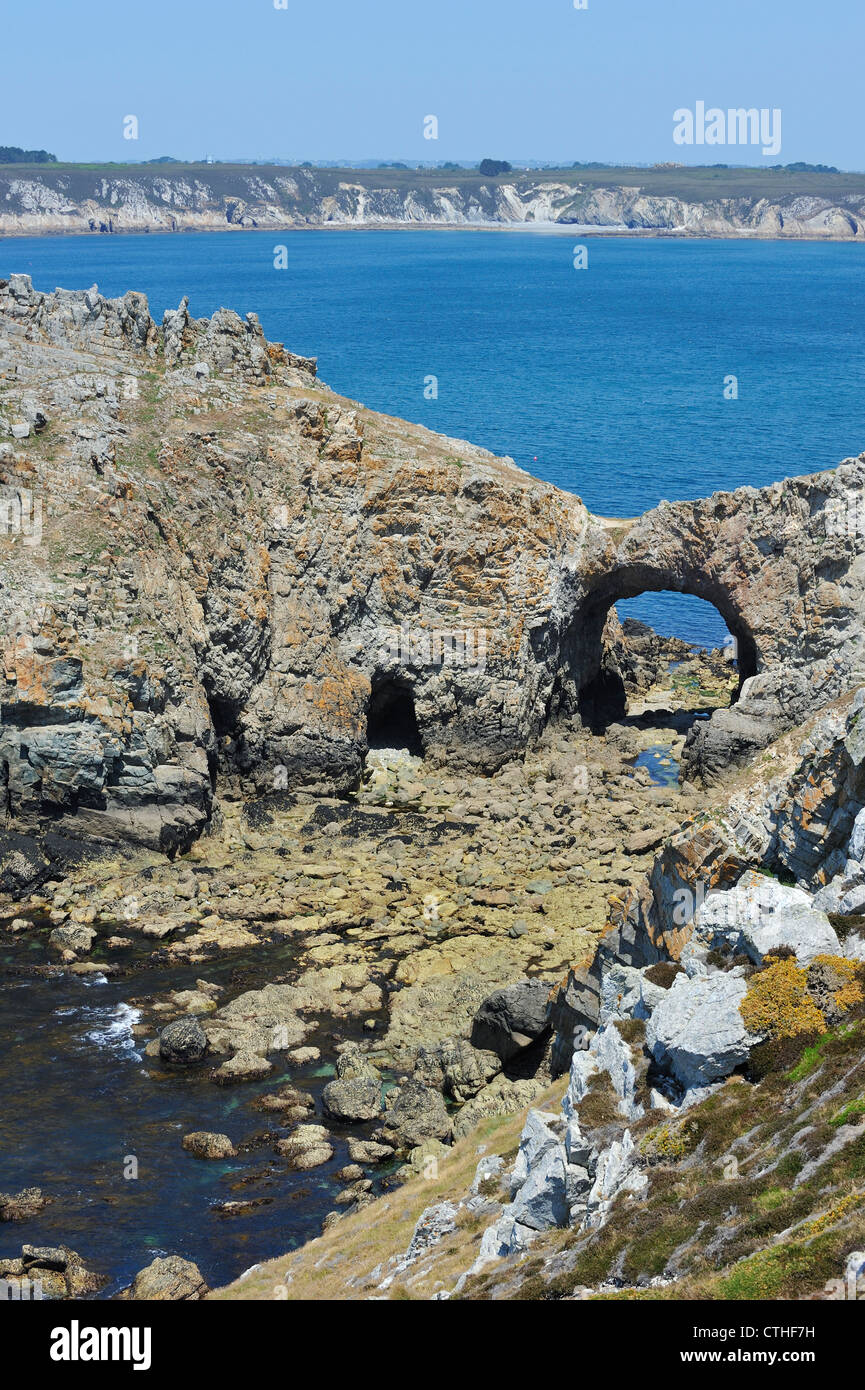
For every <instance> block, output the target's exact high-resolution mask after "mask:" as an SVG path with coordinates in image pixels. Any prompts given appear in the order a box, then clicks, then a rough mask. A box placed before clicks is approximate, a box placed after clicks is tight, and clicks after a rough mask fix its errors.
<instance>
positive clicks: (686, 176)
mask: <svg viewBox="0 0 865 1390" xmlns="http://www.w3.org/2000/svg"><path fill="white" fill-rule="evenodd" d="M298 172H299V171H298V168H297V167H295V166H288V165H258V164H196V163H189V164H162V165H147V164H122V163H117V164H9V165H0V173H3V174H7V173H8V176H10V177H14V178H38V179H40V181H42V182H43V183H45V184H47V185H49V186H50V185H52V184H54V183H55V182H56V181H57V180H58V179H61V178H62V179H64V180H65V185H66V189H67V196H68V197H70V198H72V199H73V200H75V199H79V200H80V199H82V198H85V197H90V196H92V193H93V175H94V174H104V175H105V176H107V177H112V176H113V177H115V178H135V177H138V178H140V179H142V180H145V179H156V178H159V179H167V180H169V181H171V180H172V179H184V180H188V179H189V178H190V177H194V178H198V179H204V180H206V182H207V184H208V185H209V187H211V188H212V189H213V191H214V193H215V194H216V195H217V197H218V196H219V195H221V194H223V193H232V192H233V193H237V191H238V188H237V185H238V180H239V179H247V178H257V179H262V178H263V179H267V180H268V181H269V182H272V181H273V180H274V179H279V178H284V179H288V178H294V177H296V176H297V174H298ZM303 175H304V176H307V177H308V176H312V178H313V179H314V181H315V186H316V190H317V191H318V192H320V193H322V194H325V195H326V194H328V193H332V192H333V191H335V190H336V188H337V187H338V185H339V184H340V183H352V184H360V185H361V186H363V187H365V188H394V189H397V190H400V189H402V190H407V189H410V188H418V189H432V188H445V187H447V188H454V187H456V188H464V189H468V190H472V191H473V190H476V189H477V188H478V187H480V186H481V185H484V186H486V187H493V186H495V185H497V184H501V183H507V184H514V183H515V184H517V185H524V184H536V183H561V184H570V185H578V184H580V185H582V186H583V187H586V188H620V187H625V186H626V187H629V188H634V187H638V188H640V189H641V190H642V192H644V193H646V194H648V195H651V196H653V197H673V198H676V197H681V198H683V199H685V200H686V201H688V200H691V201H700V200H702V199H707V198H768V199H769V200H770V201H772V200H776V199H778V198H785V197H791V196H795V195H805V194H811V195H813V196H817V197H821V196H822V197H827V198H833V199H836V200H837V201H839V202H844V201H845V199H846V198H848V197H851V196H856V195H857V194H861V193H865V173H843V172H842V173H838V174H830V173H818V172H816V171H813V170H798V171H796V170H786V169H777V170H773V169H770V168H766V167H758V166H754V167H750V168H748V167H742V168H726V169H725V168H722V167H719V166H712V165H686V166H682V167H680V168H656V169H645V168H638V167H635V166H628V167H621V166H618V165H608V166H604V167H602V168H600V169H574V168H564V169H528V170H525V169H520V168H514V169H513V171H512V172H511V173H509V174H503V175H501V176H500V177H499V178H489V177H485V176H483V175H481V174H480V173H478V171H477V170H473V169H460V170H447V169H309V170H304V171H303ZM303 192H304V190H303V188H301V196H302V195H303Z"/></svg>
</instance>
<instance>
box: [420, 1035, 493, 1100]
mask: <svg viewBox="0 0 865 1390" xmlns="http://www.w3.org/2000/svg"><path fill="white" fill-rule="evenodd" d="M501 1069H502V1064H501V1061H500V1059H499V1057H498V1056H497V1055H496V1053H495V1052H485V1051H481V1050H480V1049H478V1048H476V1047H472V1045H471V1043H470V1042H467V1041H466V1039H465V1038H445V1039H444V1040H443V1041H442V1042H440V1043H437V1044H436V1045H435V1046H434V1047H420V1048H418V1053H417V1059H416V1061H415V1068H414V1077H415V1080H416V1081H419V1082H420V1083H421V1085H422V1086H434V1087H435V1088H436V1089H437V1090H440V1091H443V1092H444V1093H445V1095H447V1096H450V1097H451V1099H453V1100H455V1101H457V1102H458V1103H459V1104H463V1103H464V1102H465V1101H467V1100H471V1099H472V1098H473V1097H474V1096H476V1095H477V1094H478V1092H479V1091H481V1090H482V1089H483V1087H484V1086H486V1084H487V1083H488V1082H489V1081H491V1080H492V1078H493V1077H494V1076H497V1075H498V1073H499V1072H500V1071H501Z"/></svg>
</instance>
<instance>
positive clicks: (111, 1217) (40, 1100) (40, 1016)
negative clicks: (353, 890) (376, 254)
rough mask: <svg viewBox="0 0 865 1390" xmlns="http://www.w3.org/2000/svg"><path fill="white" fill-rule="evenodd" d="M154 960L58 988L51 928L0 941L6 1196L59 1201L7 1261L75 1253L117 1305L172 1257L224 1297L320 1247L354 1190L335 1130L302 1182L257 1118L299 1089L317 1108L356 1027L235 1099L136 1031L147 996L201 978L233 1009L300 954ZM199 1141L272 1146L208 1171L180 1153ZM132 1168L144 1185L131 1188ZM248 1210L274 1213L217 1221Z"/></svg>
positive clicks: (272, 1123)
mask: <svg viewBox="0 0 865 1390" xmlns="http://www.w3.org/2000/svg"><path fill="white" fill-rule="evenodd" d="M110 930H111V929H109V933H110ZM152 950H153V947H152V943H148V945H147V946H146V947H142V946H137V947H136V948H134V949H133V950H131V951H127V952H125V953H119V952H116V953H114V955H113V957H112V958H113V959H114V958H117V959H118V960H123V963H124V966H125V967H126V969H127V971H128V973H126V974H125V975H124V976H123V977H122V978H108V977H106V976H104V975H98V976H75V975H70V974H65V973H59V972H58V973H57V975H56V976H55V977H53V978H49V979H45V978H40V977H38V976H33V975H32V974H31V973H30V971H31V970H32V967H33V966H34V965H35V964H41V963H43V962H44V961H46V960H47V959H48V956H47V953H46V950H45V933H44V932H38V933H28V934H27V936H26V938H23V939H22V938H20V937H19V938H13V939H10V938H8V937H5V938H0V1019H2V1025H0V1095H2V1097H3V1102H2V1106H0V1191H4V1192H18V1191H20V1190H21V1189H22V1188H24V1187H31V1186H34V1187H41V1188H42V1190H43V1192H44V1194H45V1195H50V1196H52V1197H53V1198H54V1201H53V1203H52V1205H50V1206H48V1207H46V1209H45V1210H44V1211H43V1212H42V1213H41V1214H40V1215H39V1216H38V1217H35V1218H33V1219H32V1220H28V1221H23V1222H14V1223H9V1224H6V1225H3V1226H0V1255H17V1254H18V1253H19V1251H20V1247H21V1245H22V1244H23V1243H25V1242H26V1243H31V1244H38V1245H46V1244H65V1245H69V1246H71V1247H72V1249H74V1250H76V1251H77V1252H78V1253H79V1254H80V1255H81V1256H82V1257H83V1258H84V1260H85V1262H86V1263H87V1264H88V1265H89V1266H90V1267H91V1268H94V1269H96V1270H97V1271H99V1272H101V1273H104V1274H107V1275H109V1276H110V1282H109V1284H108V1285H107V1287H106V1288H105V1289H104V1290H103V1291H102V1294H101V1296H102V1297H105V1296H106V1295H108V1294H110V1293H112V1292H115V1291H116V1290H118V1289H120V1288H122V1287H124V1286H125V1285H126V1284H128V1283H129V1282H130V1280H131V1278H132V1276H133V1275H134V1274H135V1273H136V1272H137V1271H138V1270H139V1269H141V1268H142V1267H143V1266H144V1265H146V1264H149V1262H150V1261H151V1260H152V1259H153V1258H155V1256H156V1255H159V1254H166V1253H170V1254H178V1255H182V1256H184V1257H186V1258H188V1259H191V1260H194V1261H195V1262H196V1263H197V1264H198V1266H199V1268H200V1269H201V1271H202V1273H203V1275H204V1277H205V1279H206V1280H207V1281H208V1282H209V1283H210V1284H212V1285H216V1284H222V1283H225V1282H226V1281H228V1280H230V1279H232V1278H235V1277H236V1276H237V1275H238V1274H240V1273H242V1271H243V1270H244V1269H246V1268H248V1267H249V1266H250V1265H252V1264H254V1263H256V1262H257V1261H260V1260H264V1259H267V1258H270V1257H272V1256H275V1255H278V1254H281V1253H284V1252H286V1251H288V1250H290V1249H292V1248H294V1247H295V1246H296V1245H298V1244H301V1243H302V1242H303V1241H306V1240H309V1239H310V1238H312V1237H313V1236H316V1235H318V1234H319V1233H320V1230H321V1221H322V1218H323V1216H324V1214H325V1213H326V1212H327V1211H329V1210H331V1209H332V1207H333V1196H334V1194H335V1193H336V1192H337V1191H338V1190H339V1189H340V1188H341V1187H342V1186H343V1185H344V1184H342V1183H340V1182H338V1181H336V1180H335V1178H334V1174H335V1173H336V1171H337V1170H338V1169H340V1168H342V1167H344V1166H345V1165H346V1163H348V1162H350V1159H349V1157H348V1152H347V1149H346V1145H345V1134H342V1135H341V1134H340V1131H339V1129H338V1127H334V1129H333V1135H334V1147H335V1154H334V1158H333V1159H332V1160H331V1161H330V1162H329V1163H327V1164H324V1165H322V1167H320V1168H316V1169H313V1170H312V1171H310V1172H306V1173H292V1172H289V1171H288V1170H287V1168H286V1166H285V1163H284V1162H283V1161H282V1160H281V1159H279V1158H277V1157H276V1155H274V1154H273V1152H272V1147H273V1141H274V1140H275V1139H276V1138H277V1137H284V1135H285V1134H286V1133H288V1131H287V1130H286V1129H279V1127H278V1116H276V1115H273V1114H266V1113H263V1112H258V1111H256V1110H254V1109H253V1108H252V1101H253V1100H254V1099H255V1097H257V1096H259V1095H261V1094H263V1093H265V1092H267V1091H272V1090H274V1089H275V1088H276V1087H277V1086H278V1085H279V1084H281V1083H284V1082H289V1081H290V1082H291V1084H292V1085H294V1086H296V1087H297V1088H298V1089H300V1090H304V1091H308V1092H309V1093H310V1094H311V1095H313V1096H314V1097H315V1098H316V1099H318V1097H319V1096H320V1093H321V1090H322V1088H323V1086H324V1085H325V1084H326V1082H327V1080H329V1079H330V1078H331V1077H332V1076H333V1074H334V1073H333V1067H332V1064H331V1063H330V1062H329V1061H327V1056H328V1053H331V1054H332V1048H333V1038H332V1037H330V1036H328V1035H329V1033H330V1031H331V1030H333V1031H334V1032H335V1033H337V1034H338V1036H339V1037H340V1038H343V1037H349V1036H352V1033H351V1031H350V1030H349V1028H348V1027H347V1026H346V1024H345V1023H344V1022H343V1021H342V1020H340V1021H338V1022H335V1023H332V1024H331V1023H329V1022H328V1021H325V1022H324V1023H323V1025H322V1028H321V1029H320V1030H319V1032H318V1033H317V1034H313V1035H311V1036H310V1037H309V1039H308V1042H309V1043H312V1044H315V1045H317V1046H319V1047H320V1048H321V1050H322V1061H320V1062H314V1063H309V1064H307V1065H306V1066H304V1067H295V1066H293V1065H292V1064H290V1063H287V1062H286V1060H285V1058H283V1059H282V1060H279V1059H278V1058H277V1057H274V1058H272V1060H273V1061H274V1063H275V1065H274V1070H273V1072H272V1073H271V1075H270V1076H269V1077H267V1078H266V1079H265V1080H263V1081H261V1082H256V1083H244V1084H242V1085H240V1086H236V1087H220V1086H216V1085H214V1084H213V1083H212V1082H210V1081H208V1080H207V1076H208V1073H209V1071H210V1065H204V1066H203V1067H201V1068H195V1069H189V1070H185V1071H169V1070H167V1069H165V1068H163V1067H162V1066H161V1065H160V1063H159V1062H158V1061H152V1060H150V1059H146V1058H144V1057H143V1046H144V1044H145V1043H146V1042H147V1041H148V1038H149V1037H151V1036H154V1035H155V1032H156V1023H155V1020H154V1016H153V1015H151V1016H150V1018H151V1020H152V1021H153V1026H152V1027H151V1029H150V1030H149V1032H148V1035H147V1037H145V1038H136V1037H134V1036H133V1033H132V1031H131V1030H132V1026H133V1025H134V1024H135V1023H136V1022H137V1021H138V1019H139V1017H140V1016H141V1012H140V1010H139V1009H138V1008H137V1007H136V1005H135V1002H134V1001H135V1000H136V999H137V998H140V997H142V996H145V995H148V994H152V993H156V992H158V993H159V994H160V995H163V994H164V993H165V992H166V991H168V990H176V989H185V988H193V987H194V982H195V980H196V979H197V978H198V979H206V980H209V981H213V982H215V983H218V984H224V985H226V986H227V988H226V992H225V994H224V995H223V996H222V997H221V999H220V1003H222V1002H227V1000H228V999H229V998H230V997H231V996H232V995H234V994H237V993H240V992H242V990H243V989H246V988H254V987H256V986H257V985H260V984H263V983H265V982H266V980H267V979H273V978H274V977H275V976H278V975H280V974H281V973H282V972H284V971H285V970H286V969H287V968H288V967H289V966H290V964H291V951H290V949H288V948H286V947H285V946H271V947H268V946H262V947H261V948H259V950H258V952H257V953H255V954H254V955H253V954H250V955H243V956H240V955H236V954H235V955H233V956H223V957H222V958H220V959H217V960H214V961H213V962H212V963H211V962H208V963H198V964H197V965H183V966H178V965H172V966H170V967H162V966H158V965H157V966H153V965H143V964H142V961H143V960H144V958H146V957H147V956H149V955H150V954H151V953H152ZM98 955H99V953H98V947H97V948H96V950H95V951H94V958H96V959H98ZM310 1119H311V1120H316V1116H315V1115H311V1116H310ZM369 1128H371V1126H366V1127H365V1126H353V1127H352V1129H351V1131H350V1132H351V1133H353V1134H358V1135H360V1134H363V1133H364V1132H366V1130H367V1129H369ZM199 1129H203V1130H214V1131H217V1132H220V1133H225V1134H228V1136H229V1137H230V1138H231V1139H232V1140H233V1141H234V1143H235V1144H236V1145H237V1144H239V1143H241V1142H243V1141H244V1140H247V1139H249V1138H250V1137H251V1136H253V1135H255V1134H264V1133H265V1132H267V1131H270V1132H271V1134H272V1138H271V1139H270V1140H269V1141H267V1142H265V1143H263V1144H262V1145H261V1147H259V1148H255V1149H253V1151H252V1152H249V1153H242V1154H240V1155H239V1156H238V1157H237V1158H234V1159H230V1160H226V1161H224V1162H222V1161H213V1160H208V1161H202V1160H199V1159H195V1158H192V1157H191V1155H189V1154H187V1153H185V1152H184V1151H183V1150H182V1148H181V1139H182V1137H183V1135H184V1134H187V1133H189V1132H190V1131H191V1130H199ZM348 1132H349V1131H345V1133H346V1134H347V1133H348ZM130 1158H134V1159H135V1160H137V1178H132V1179H130V1178H127V1177H124V1172H125V1171H126V1172H129V1171H132V1165H131V1164H130V1162H129V1160H130ZM370 1176H375V1175H374V1174H370ZM381 1176H382V1174H381V1173H380V1174H379V1179H380V1177H381ZM377 1181H378V1180H377ZM247 1198H263V1199H265V1200H266V1204H262V1205H260V1206H257V1207H255V1208H253V1209H251V1210H250V1211H248V1212H245V1213H243V1214H240V1215H221V1214H219V1213H218V1212H217V1211H215V1210H214V1204H215V1203H217V1202H225V1201H229V1200H239V1199H247Z"/></svg>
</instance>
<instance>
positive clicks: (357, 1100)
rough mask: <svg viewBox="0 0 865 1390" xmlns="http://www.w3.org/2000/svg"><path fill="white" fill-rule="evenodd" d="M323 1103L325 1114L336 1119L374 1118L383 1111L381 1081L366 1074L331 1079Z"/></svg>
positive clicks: (324, 1092) (323, 1093)
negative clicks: (341, 1079) (342, 1079)
mask: <svg viewBox="0 0 865 1390" xmlns="http://www.w3.org/2000/svg"><path fill="white" fill-rule="evenodd" d="M321 1103H322V1105H323V1107H324V1111H325V1114H327V1115H330V1116H331V1118H332V1119H334V1120H342V1121H352V1120H358V1121H359V1120H373V1119H375V1117H376V1115H378V1114H380V1113H381V1108H382V1104H381V1081H380V1080H379V1079H378V1078H376V1077H365V1076H358V1077H352V1078H351V1079H350V1080H346V1081H340V1080H337V1081H329V1082H328V1084H327V1085H326V1086H325V1088H324V1091H323V1092H322V1097H321Z"/></svg>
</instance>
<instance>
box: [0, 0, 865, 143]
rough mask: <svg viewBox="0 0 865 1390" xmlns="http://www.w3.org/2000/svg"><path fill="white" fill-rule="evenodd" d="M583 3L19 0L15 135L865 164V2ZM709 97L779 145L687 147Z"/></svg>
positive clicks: (13, 40) (6, 106)
mask: <svg viewBox="0 0 865 1390" xmlns="http://www.w3.org/2000/svg"><path fill="white" fill-rule="evenodd" d="M578 2H579V3H583V0H578ZM585 3H586V4H587V8H585V9H576V8H575V3H574V0H363V3H361V0H143V3H141V2H139V3H135V2H134V0H76V3H70V0H5V3H4V6H3V11H4V19H3V49H4V51H5V58H4V63H3V80H2V86H0V144H8V145H21V146H24V147H25V148H27V149H40V148H42V149H47V150H49V151H51V152H52V153H55V154H56V155H57V156H58V158H60V159H65V160H74V161H98V160H119V161H124V160H139V159H151V158H155V157H158V156H160V155H172V156H175V157H176V158H181V159H203V158H206V157H207V156H210V157H212V158H215V159H243V158H251V159H256V158H265V159H266V158H280V159H290V160H298V161H300V160H307V159H308V160H312V161H315V160H339V159H346V160H362V159H383V160H388V159H394V160H404V161H405V162H407V163H417V162H421V161H437V160H449V159H453V160H478V159H481V158H483V157H485V156H486V157H492V158H499V159H508V160H510V161H511V162H514V163H519V162H520V161H528V160H538V161H557V162H561V163H563V164H571V163H573V162H574V161H577V160H580V161H584V160H599V161H610V162H615V163H629V162H634V163H654V162H656V161H665V160H675V161H678V162H680V163H695V164H697V163H743V164H744V163H749V164H761V163H766V164H769V163H790V162H793V161H798V160H805V161H807V162H809V163H823V164H830V165H836V166H838V167H839V168H842V169H865V135H863V132H865V126H863V119H862V114H861V68H862V55H863V53H865V0H819V3H817V0H725V3H723V4H720V3H713V0H585ZM277 6H281V8H277ZM700 101H702V102H704V103H705V105H706V107H707V108H711V107H717V108H720V109H721V110H725V111H726V110H727V109H729V108H735V107H748V108H752V107H756V108H758V109H759V110H763V109H766V110H768V111H774V110H779V111H780V112H781V113H782V127H781V129H782V142H781V151H780V154H776V153H774V152H773V153H772V154H771V155H769V156H764V155H763V154H762V152H761V149H760V148H756V147H755V148H751V147H747V148H742V147H740V146H737V145H733V146H726V145H720V146H716V147H714V148H712V147H710V146H699V145H696V144H694V145H677V144H676V143H675V142H674V139H673V131H674V125H675V122H674V113H675V112H676V111H679V110H682V109H687V110H694V109H695V108H696V104H697V102H700ZM128 116H135V117H136V118H137V123H138V126H137V128H138V138H137V139H134V140H132V139H125V138H124V133H123V132H124V119H125V118H126V117H128ZM428 116H435V117H436V119H437V122H438V138H437V139H425V138H424V121H425V118H426V117H428ZM426 128H427V130H431V129H432V127H431V126H430V125H429V123H428V124H427V127H426ZM126 129H127V131H129V130H132V129H134V127H132V126H130V125H129V123H128V122H127V124H126Z"/></svg>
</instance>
